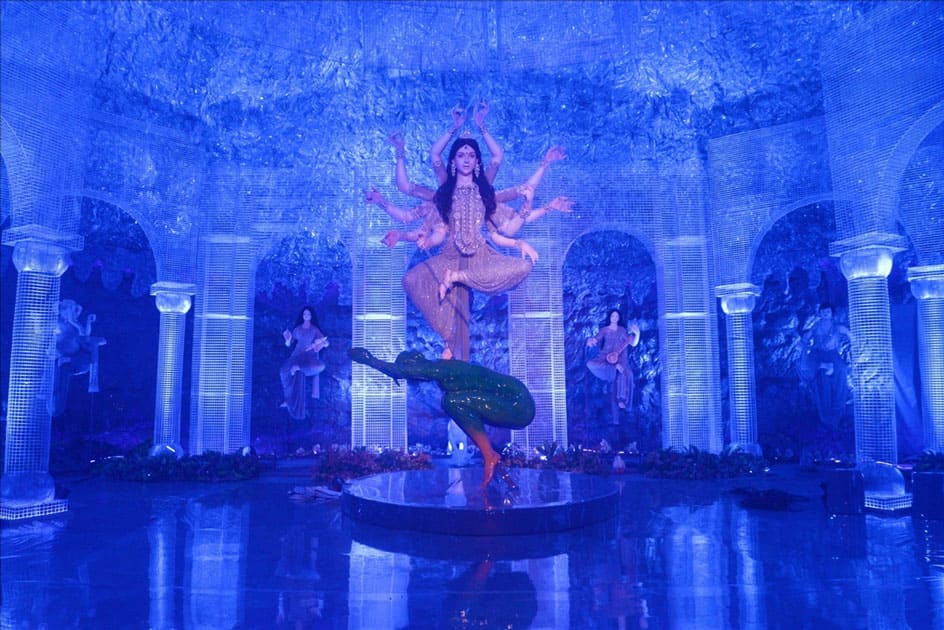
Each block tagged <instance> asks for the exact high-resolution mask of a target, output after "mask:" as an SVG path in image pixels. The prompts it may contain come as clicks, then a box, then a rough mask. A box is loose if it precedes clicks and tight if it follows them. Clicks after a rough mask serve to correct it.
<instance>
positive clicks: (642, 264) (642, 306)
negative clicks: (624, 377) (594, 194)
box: [561, 229, 662, 450]
mask: <svg viewBox="0 0 944 630" xmlns="http://www.w3.org/2000/svg"><path fill="white" fill-rule="evenodd" d="M657 283H658V274H657V268H656V265H655V263H654V261H653V257H652V255H651V253H650V252H649V250H648V249H647V248H646V246H645V245H644V243H643V241H642V240H640V239H639V238H637V237H635V236H633V235H630V234H627V233H625V232H622V231H618V230H615V229H611V230H604V231H595V232H589V233H586V234H584V235H582V236H581V237H579V238H577V239H576V240H575V241H574V242H573V243H572V244H571V246H570V248H569V249H568V251H567V255H566V257H565V258H564V263H563V272H562V284H561V286H562V290H563V320H564V340H565V346H564V347H565V352H566V355H567V359H566V366H567V418H568V436H569V439H570V442H571V443H572V444H577V443H580V444H583V445H584V446H588V447H590V446H596V445H598V444H599V443H600V440H601V439H604V438H605V439H606V440H607V441H608V442H609V443H610V444H611V445H612V446H614V447H615V446H623V445H625V444H627V443H629V442H637V445H638V446H639V448H640V449H645V450H653V449H658V448H660V447H661V444H662V440H661V437H660V433H661V423H662V407H661V404H662V403H661V378H660V371H661V370H660V365H659V335H658V323H659V304H658V284H657ZM612 308H618V309H619V310H620V312H621V313H622V315H623V317H624V318H625V319H626V321H636V322H637V323H638V324H639V327H640V329H641V331H642V335H641V341H640V343H639V345H638V346H637V347H636V348H634V349H632V350H631V351H630V365H631V366H632V367H633V371H634V384H635V387H634V390H635V391H634V397H633V401H632V405H630V406H629V407H628V408H627V409H626V410H620V411H619V412H618V414H619V418H618V419H619V425H618V426H612V425H611V424H610V423H611V421H612V418H613V415H612V409H611V405H610V400H609V395H610V389H609V388H610V387H611V385H610V384H607V383H604V382H602V381H600V380H599V379H597V378H595V377H594V376H593V375H592V374H591V373H590V372H589V371H588V370H587V368H586V362H587V361H588V360H589V359H590V358H591V356H592V355H593V354H595V353H596V352H597V350H596V349H593V350H588V349H587V348H586V341H587V338H588V337H590V336H592V335H594V334H596V333H597V331H598V330H599V329H600V327H601V326H602V325H603V324H604V320H605V319H606V314H607V312H608V311H609V310H610V309H612Z"/></svg>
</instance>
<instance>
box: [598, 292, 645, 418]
mask: <svg viewBox="0 0 944 630" xmlns="http://www.w3.org/2000/svg"><path fill="white" fill-rule="evenodd" d="M606 319H607V324H606V325H605V326H603V327H602V328H600V332H598V333H597V334H596V335H594V336H593V337H590V338H589V339H587V347H588V348H592V347H593V346H596V345H597V344H599V343H600V342H601V341H602V342H603V345H602V346H601V348H600V353H599V354H597V356H595V357H593V358H592V359H590V360H589V361H587V369H589V370H590V372H591V373H592V374H593V375H594V376H596V377H597V378H599V379H601V380H604V381H606V382H608V383H612V382H614V381H615V388H614V389H615V391H614V395H615V399H616V403H617V405H618V406H619V408H620V409H626V407H627V406H629V405H631V404H632V402H633V370H632V368H631V367H629V360H628V358H627V354H628V353H627V352H626V350H627V348H629V347H630V346H632V347H635V346H636V345H637V344H638V343H639V326H637V325H636V324H635V323H633V324H630V326H629V330H626V328H624V327H623V326H622V325H621V324H620V320H621V319H622V317H621V316H620V312H619V311H618V310H617V309H615V308H614V309H611V310H610V312H609V313H607V316H606ZM611 423H612V424H619V418H618V416H616V414H615V413H614V416H613V421H612V422H611Z"/></svg>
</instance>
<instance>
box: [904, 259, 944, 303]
mask: <svg viewBox="0 0 944 630" xmlns="http://www.w3.org/2000/svg"><path fill="white" fill-rule="evenodd" d="M908 281H909V282H911V294H912V295H914V296H915V297H916V298H918V299H919V300H930V299H940V298H944V265H927V266H923V267H909V268H908Z"/></svg>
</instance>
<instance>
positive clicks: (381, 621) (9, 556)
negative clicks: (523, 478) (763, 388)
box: [0, 462, 944, 628]
mask: <svg viewBox="0 0 944 630" xmlns="http://www.w3.org/2000/svg"><path fill="white" fill-rule="evenodd" d="M292 464H293V466H292V467H291V468H289V467H288V464H286V465H285V466H283V467H282V468H280V469H279V470H276V471H274V472H270V473H267V474H266V475H265V476H264V477H263V478H261V479H259V480H257V481H253V482H242V483H233V484H222V485H212V486H209V485H141V484H132V483H119V482H110V481H105V480H102V479H97V478H84V479H74V478H65V479H58V480H57V481H58V482H59V483H60V485H62V486H64V487H66V488H67V489H68V490H69V492H70V494H69V500H70V511H69V513H68V514H67V515H65V516H62V517H56V518H49V519H43V520H35V521H28V522H21V523H12V524H11V523H4V524H3V528H2V586H3V601H2V620H0V621H2V625H3V627H4V628H74V627H80V628H278V627H287V628H450V627H502V628H505V627H515V628H519V627H520V628H525V627H532V628H568V627H570V628H727V627H734V628H737V627H740V628H766V627H769V628H908V627H911V628H942V627H944V523H941V522H937V521H923V520H919V519H912V518H911V517H910V516H899V517H879V516H861V517H855V516H844V517H835V516H834V517H830V516H829V515H827V514H826V511H825V509H824V506H823V504H822V501H821V495H822V491H821V489H820V485H819V484H820V481H821V475H818V474H817V473H804V472H799V471H797V470H796V469H792V468H782V469H774V471H773V472H772V473H771V475H770V476H768V477H765V478H763V479H748V480H745V479H737V480H728V481H724V482H720V483H709V482H683V481H665V480H659V481H656V480H651V479H645V478H643V477H640V476H637V475H627V476H624V477H621V478H619V479H620V485H621V486H622V489H621V492H622V495H621V498H620V513H619V517H618V518H617V519H615V520H613V521H610V522H607V523H605V524H603V525H598V526H594V527H591V528H588V529H585V530H581V531H571V532H565V533H560V534H553V535H544V536H518V537H514V538H511V539H507V540H501V539H496V540H489V539H475V540H470V539H463V538H459V537H451V536H441V535H425V534H414V533H408V532H398V531H396V530H395V529H390V530H387V529H384V528H377V527H373V526H371V527H364V526H360V525H358V524H352V523H351V522H349V521H348V520H347V519H346V518H345V517H344V516H343V515H342V514H341V512H340V506H339V503H338V502H337V501H333V502H325V503H302V502H297V501H294V500H292V499H290V498H289V491H290V490H291V489H292V488H293V487H294V486H299V485H308V483H307V479H306V477H305V466H307V463H302V462H292ZM765 489H777V490H781V491H784V492H788V493H791V495H796V497H795V498H791V497H790V496H787V495H779V496H778V497H775V498H780V499H786V500H783V501H777V502H776V503H777V504H778V505H777V506H776V507H779V508H782V509H776V510H773V509H765V508H764V507H751V506H754V505H755V503H757V501H756V498H757V494H756V492H757V491H759V490H765ZM766 507H767V508H769V507H772V506H770V505H768V506H766ZM783 508H785V509H783ZM390 525H391V527H392V528H395V526H396V523H390Z"/></svg>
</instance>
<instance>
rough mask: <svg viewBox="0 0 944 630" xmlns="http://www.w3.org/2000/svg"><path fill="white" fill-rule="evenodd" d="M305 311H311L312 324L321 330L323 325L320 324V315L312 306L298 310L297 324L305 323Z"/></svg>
mask: <svg viewBox="0 0 944 630" xmlns="http://www.w3.org/2000/svg"><path fill="white" fill-rule="evenodd" d="M305 311H308V312H309V313H311V325H312V326H314V327H315V328H317V329H318V330H321V326H319V325H318V316H317V315H316V314H315V309H313V308H312V307H310V306H305V307H302V310H300V311H298V319H296V320H295V325H296V326H301V325H302V324H304V323H305Z"/></svg>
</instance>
